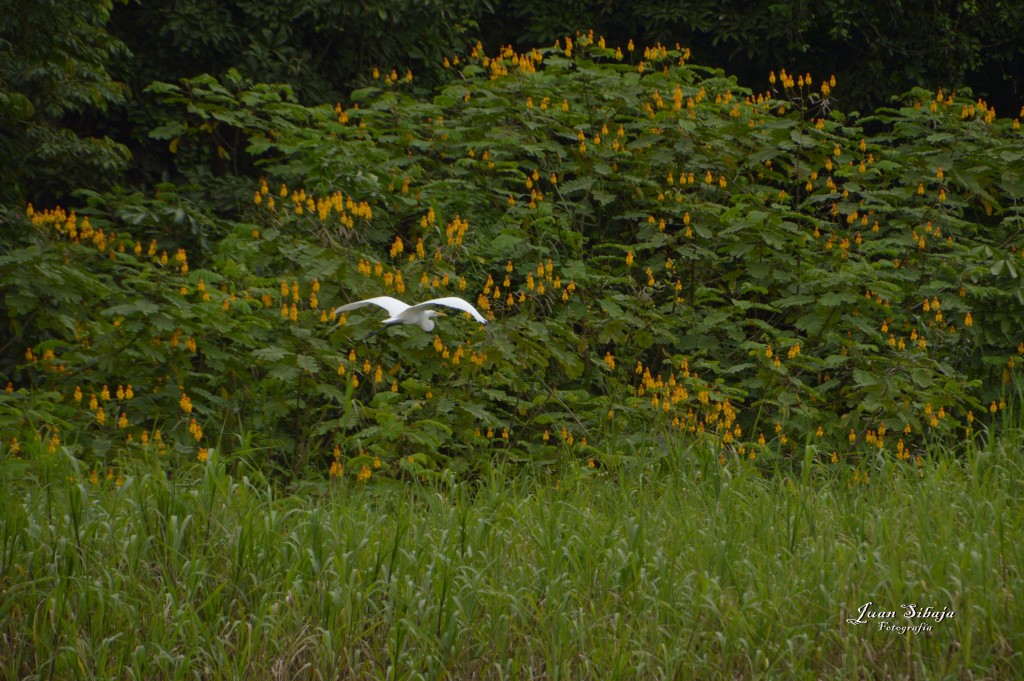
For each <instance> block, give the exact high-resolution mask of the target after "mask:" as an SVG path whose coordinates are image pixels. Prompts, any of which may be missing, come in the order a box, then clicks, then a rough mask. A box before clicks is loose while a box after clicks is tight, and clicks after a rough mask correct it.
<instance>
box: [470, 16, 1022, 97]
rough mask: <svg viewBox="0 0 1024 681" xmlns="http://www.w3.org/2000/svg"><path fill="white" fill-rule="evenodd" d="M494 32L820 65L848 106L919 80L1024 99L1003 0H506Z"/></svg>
mask: <svg viewBox="0 0 1024 681" xmlns="http://www.w3.org/2000/svg"><path fill="white" fill-rule="evenodd" d="M484 25H485V27H486V28H487V29H489V31H488V32H489V33H495V32H497V33H500V34H502V35H504V34H506V33H512V34H514V38H515V39H517V40H523V39H525V41H526V42H527V46H529V45H532V44H548V43H550V42H552V41H553V40H554V39H555V38H558V37H561V36H562V35H565V34H572V33H573V32H575V31H576V30H578V29H579V28H580V27H581V26H582V27H590V28H593V29H595V30H596V31H598V32H600V33H603V34H604V35H605V36H607V37H608V38H609V40H614V41H615V42H621V43H625V42H626V41H627V40H628V39H629V38H631V37H633V38H638V37H639V38H642V39H643V40H644V41H645V42H646V43H648V44H652V43H654V42H659V41H660V42H663V43H666V44H674V43H676V42H681V43H682V44H683V45H685V46H688V47H690V48H691V49H693V51H694V57H695V59H696V60H697V61H699V62H700V63H711V64H714V65H716V66H718V67H723V68H725V70H726V71H727V72H728V73H735V74H737V75H740V76H741V81H746V82H747V83H754V82H758V79H759V78H760V77H761V74H762V73H764V72H766V71H767V70H768V69H769V68H776V67H778V66H779V65H785V64H806V65H813V66H812V67H811V68H812V69H813V70H814V71H815V72H816V73H817V72H824V73H835V74H836V75H837V76H838V77H839V78H840V80H841V82H842V83H843V95H844V96H843V101H842V106H843V108H844V109H845V110H846V111H853V110H860V111H867V110H870V109H873V108H874V107H875V106H878V105H882V104H886V103H888V101H889V98H890V97H891V96H892V95H894V94H896V93H900V92H903V91H905V90H908V89H910V88H911V87H913V86H915V85H916V86H927V87H930V88H932V89H935V88H938V87H942V86H946V87H959V86H962V85H966V84H972V85H973V86H974V87H975V90H976V91H978V92H981V93H982V95H983V96H984V97H985V98H986V99H987V100H988V101H990V102H993V103H994V104H995V105H996V106H997V107H999V108H1000V111H1001V112H1002V111H1003V110H1004V109H1009V108H1015V107H1017V106H1019V105H1020V102H1021V100H1022V98H1024V91H1022V89H1021V85H1022V84H1021V82H1020V79H1019V74H1020V73H1021V72H1022V71H1024V7H1022V6H1021V5H1020V3H1017V2H1012V1H1007V0H972V1H970V2H930V3H913V2H891V1H889V0H866V1H863V2H856V3H850V2H846V1H845V0H818V2H805V1H803V0H784V1H781V2H780V1H779V0H690V1H688V2H673V1H672V0H639V1H635V0H630V1H616V0H609V1H607V2H600V3H595V2H560V3H552V2H544V1H543V0H520V1H519V2H514V3H513V2H509V3H502V4H500V5H499V6H498V7H497V8H496V13H495V15H494V16H493V19H490V17H489V20H488V21H486V22H485V24H484Z"/></svg>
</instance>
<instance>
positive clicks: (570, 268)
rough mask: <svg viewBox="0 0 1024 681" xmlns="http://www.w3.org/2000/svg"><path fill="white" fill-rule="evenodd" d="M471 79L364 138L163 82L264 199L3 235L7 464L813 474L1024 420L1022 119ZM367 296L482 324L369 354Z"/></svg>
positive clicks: (173, 145)
mask: <svg viewBox="0 0 1024 681" xmlns="http://www.w3.org/2000/svg"><path fill="white" fill-rule="evenodd" d="M449 70H450V71H451V72H452V77H451V81H450V83H448V84H447V85H445V86H443V87H441V88H440V89H439V90H438V91H437V92H436V93H434V94H432V95H431V96H422V95H421V94H419V92H418V91H417V90H416V86H415V79H414V76H413V74H411V73H406V74H400V73H397V72H391V73H383V72H379V73H378V74H377V77H378V82H377V85H376V86H374V87H371V88H366V89H362V90H357V91H355V92H353V93H352V99H353V101H354V104H353V105H352V106H350V107H343V106H341V105H340V104H336V105H334V106H327V105H324V106H319V107H306V106H303V105H301V104H298V103H297V102H295V101H294V100H293V99H292V97H291V94H290V91H289V89H288V88H287V87H283V86H281V87H278V86H268V85H260V84H253V83H250V82H248V81H246V80H245V79H244V78H242V77H241V76H240V75H238V74H232V75H231V76H230V77H229V78H228V79H226V80H225V81H223V82H220V81H217V80H216V79H214V78H212V77H209V76H201V77H198V78H195V79H192V80H188V81H184V82H182V83H180V84H167V83H154V84H153V85H151V86H150V88H149V89H150V91H151V92H153V93H156V94H159V95H160V96H161V97H163V99H164V102H165V108H166V112H165V114H164V115H165V122H164V124H163V125H161V126H160V127H159V128H157V129H155V130H154V131H153V132H152V135H153V136H154V137H156V138H158V139H162V140H165V141H166V142H167V144H168V146H169V148H170V149H171V150H172V151H173V152H174V153H175V154H176V155H177V156H178V157H181V158H184V159H189V160H188V163H189V164H191V165H201V164H202V163H203V162H206V163H209V164H211V165H212V164H216V163H218V162H227V163H234V162H235V160H236V159H239V158H242V157H245V158H248V159H251V162H255V163H256V164H257V165H259V166H260V167H262V169H263V172H264V179H262V180H260V181H256V182H253V183H252V185H251V186H250V187H249V189H248V190H247V192H246V201H245V204H246V205H243V206H238V207H236V208H234V209H233V210H234V211H235V215H234V217H227V218H225V217H218V216H216V215H214V214H212V213H211V211H210V210H208V209H206V208H204V205H203V202H202V199H201V196H200V194H199V190H197V189H195V188H190V187H188V186H182V187H173V186H162V187H161V188H160V191H159V193H158V195H157V196H156V197H153V198H149V197H146V196H143V195H141V194H125V193H108V194H99V193H87V194H83V196H84V197H85V198H86V200H87V205H86V206H84V207H83V208H82V209H81V210H80V211H79V212H78V213H71V212H67V211H65V210H63V209H59V208H57V209H47V210H39V209H33V208H32V207H31V206H30V207H29V209H28V211H27V213H26V215H25V216H24V217H23V218H21V219H20V220H18V219H16V223H17V224H18V225H19V227H18V229H17V230H15V234H14V235H13V236H12V238H11V241H12V242H13V243H12V246H14V247H13V248H12V249H11V250H10V251H9V252H8V253H6V254H5V255H3V256H0V282H2V283H3V286H4V291H5V296H4V305H5V306H6V316H7V318H8V319H9V324H10V325H11V326H12V328H14V329H16V331H17V333H16V335H15V338H16V339H17V340H18V341H20V342H21V343H22V345H21V347H14V346H13V345H9V346H8V353H6V354H5V355H4V358H3V361H4V364H3V365H2V366H0V369H2V370H3V372H4V375H5V376H6V377H7V378H8V381H9V384H8V387H9V392H8V393H7V394H5V395H4V396H2V397H0V419H3V422H4V423H6V424H8V426H7V431H8V432H9V433H10V435H8V436H7V437H6V438H5V440H6V443H5V444H6V448H7V450H8V451H11V450H12V448H15V447H16V446H20V445H21V444H25V443H29V442H38V443H41V444H44V445H46V448H47V449H49V450H52V451H56V450H57V449H59V448H60V447H67V448H69V450H70V451H71V452H72V453H74V455H75V456H77V457H79V458H81V459H82V460H84V461H86V462H87V463H88V465H89V466H90V468H91V467H93V466H95V467H97V468H98V469H99V470H106V469H108V468H111V467H119V466H122V465H124V464H126V463H127V462H130V461H131V460H132V459H134V458H137V457H139V456H144V455H145V453H146V452H148V451H150V450H152V451H157V452H161V455H162V456H165V457H166V460H167V462H168V466H169V467H174V466H175V465H178V464H179V463H181V462H182V461H188V460H193V459H195V458H197V457H198V458H200V459H202V458H204V457H206V456H208V454H209V450H210V448H211V447H213V448H216V449H217V450H218V451H220V452H221V453H223V454H225V455H227V454H229V453H230V452H231V451H232V450H233V449H235V448H236V447H238V446H254V447H257V448H259V449H261V450H262V451H264V452H265V453H266V454H265V462H266V465H267V466H268V467H271V468H275V469H277V470H279V471H283V472H286V473H287V474H288V475H290V476H294V475H307V474H309V473H304V471H306V470H307V469H312V470H311V471H309V472H310V473H312V474H313V475H318V474H319V475H326V474H327V472H328V471H329V470H331V471H334V472H335V473H337V474H348V475H353V476H355V475H360V476H362V477H363V478H365V477H368V476H369V475H372V474H374V473H378V474H386V475H389V476H390V477H398V478H405V479H407V478H409V477H418V478H426V477H432V476H437V475H442V474H444V473H445V472H446V471H447V472H455V473H456V474H460V475H462V474H466V473H470V472H472V471H474V470H475V469H476V468H477V467H478V466H479V465H480V464H482V463H486V462H489V461H492V460H494V459H495V458H498V459H500V460H505V461H516V462H526V463H532V464H540V465H551V464H552V463H554V462H557V461H561V460H563V459H565V458H570V459H574V460H577V461H579V462H581V463H586V464H589V465H596V466H609V467H613V468H614V467H615V466H617V465H620V464H621V463H623V462H627V461H630V460H633V459H636V458H643V457H645V456H647V452H649V451H650V450H651V449H654V450H658V449H660V448H662V447H664V446H668V445H670V444H672V443H682V444H685V443H689V442H703V443H707V444H708V445H710V446H713V447H714V448H716V449H717V450H718V451H720V453H721V455H722V456H723V459H724V458H725V457H728V456H737V457H741V458H749V459H754V460H757V461H758V462H759V463H760V464H761V465H764V466H766V467H767V469H769V470H774V469H780V468H781V469H783V470H785V469H786V468H787V467H789V466H791V465H792V462H795V461H800V460H802V459H803V452H804V448H805V446H811V447H813V448H814V450H815V452H816V456H818V457H819V458H821V459H822V460H831V461H833V462H836V461H839V460H844V461H849V462H850V463H852V464H854V465H860V464H861V463H862V462H869V461H871V460H872V458H873V457H874V455H875V453H881V454H883V455H884V456H886V457H891V458H895V459H896V460H907V461H910V462H911V463H917V464H920V457H921V456H923V455H924V454H925V453H926V451H927V448H928V447H930V446H932V445H937V444H939V443H942V444H944V446H946V447H956V446H957V443H959V442H961V441H963V440H969V439H970V438H972V437H975V436H976V435H977V434H978V432H979V428H982V427H984V428H993V427H994V428H998V427H999V425H1000V423H1001V422H1002V421H1003V419H1004V418H1005V415H1006V413H1007V408H1008V406H1009V410H1010V411H1013V409H1014V408H1015V407H1014V404H1015V399H1016V397H1017V395H1018V394H1019V389H1020V380H1021V379H1020V365H1021V359H1022V357H1024V327H1022V326H1021V325H1020V323H1019V320H1020V318H1021V309H1022V304H1024V288H1022V279H1021V278H1020V277H1019V276H1018V271H1019V269H1020V265H1021V253H1022V252H1024V251H1022V246H1024V231H1022V229H1021V226H1022V216H1021V210H1022V208H1021V206H1022V200H1024V178H1022V176H1021V161H1022V159H1024V152H1022V151H1021V144H1020V140H1021V132H1020V126H1019V121H1017V120H1016V119H1014V120H1010V119H1000V118H997V117H996V116H995V114H994V112H993V111H992V110H991V109H990V108H988V107H987V105H986V104H985V103H984V102H981V101H974V100H969V99H967V98H965V97H961V96H954V95H953V94H946V93H941V92H940V93H930V92H926V91H923V90H916V91H914V92H911V93H909V94H908V95H907V97H906V101H905V104H904V105H902V106H900V107H898V108H892V109H882V110H879V111H878V112H876V113H875V114H874V115H873V116H871V117H869V118H863V119H852V118H846V117H844V116H843V115H842V114H840V113H838V112H836V111H835V110H834V109H832V108H831V101H832V100H831V97H832V93H833V92H834V88H835V87H838V86H836V85H834V84H833V82H832V80H831V79H828V80H824V81H822V80H813V79H812V78H811V77H810V76H804V75H801V76H793V75H789V74H787V73H786V72H785V71H780V73H779V74H778V75H775V74H772V76H771V78H770V85H771V90H770V91H766V92H763V93H752V92H749V91H746V90H744V89H742V88H740V87H739V86H737V85H736V84H735V82H734V81H733V80H731V79H729V78H726V77H725V76H724V75H723V74H721V73H720V72H717V71H714V70H711V69H707V68H704V67H699V66H693V65H690V64H689V63H688V62H687V53H686V52H685V51H676V50H669V49H666V48H664V47H654V48H645V49H639V48H635V47H632V46H631V45H627V46H626V48H625V49H622V48H613V47H611V46H605V45H604V41H603V40H600V39H595V38H594V37H592V36H587V35H584V36H581V37H579V38H578V39H576V40H575V41H571V40H568V39H567V40H566V41H564V42H562V43H560V44H559V46H557V47H555V48H550V49H547V50H533V51H531V52H528V53H523V54H519V53H515V52H513V51H512V50H510V49H506V50H505V51H504V52H502V54H500V55H497V56H494V57H490V56H487V55H485V54H484V53H483V52H482V50H481V49H480V48H479V47H478V48H477V49H475V50H474V51H473V53H472V54H471V55H470V56H469V57H468V58H467V59H464V60H461V61H459V62H458V63H455V59H454V58H453V59H452V60H451V61H450V62H449ZM237 181H238V179H237V177H236V179H235V180H234V182H236V183H237ZM228 212H230V211H228ZM380 294H391V295H396V296H399V297H405V298H410V299H422V298H428V297H436V296H437V295H442V294H443V295H451V294H455V295H462V296H464V297H467V298H468V299H469V300H471V301H473V302H475V304H476V305H477V306H478V307H479V308H480V309H481V310H483V311H484V312H485V313H486V314H487V315H488V316H490V317H491V318H493V319H494V321H495V323H494V324H491V325H489V326H487V327H480V326H478V325H477V324H475V323H468V322H465V321H463V320H461V319H459V318H458V316H456V317H455V318H452V319H450V320H448V322H447V323H446V324H442V325H441V326H440V327H439V329H438V331H437V333H436V335H434V336H433V337H431V336H430V335H426V334H423V333H421V332H419V330H417V329H411V330H410V329H394V330H391V331H389V333H388V334H386V335H379V336H375V337H373V338H372V339H370V340H368V341H362V340H359V339H363V338H365V336H366V333H367V332H368V331H369V330H371V329H373V328H376V326H377V324H378V321H377V319H378V318H377V317H375V315H374V314H373V313H372V312H364V311H359V312H358V313H353V314H351V315H348V316H347V317H346V318H342V319H335V318H334V316H333V314H331V313H329V312H328V310H329V309H330V308H331V307H333V306H336V305H337V304H339V303H341V302H344V301H348V300H353V299H361V298H366V297H369V296H372V295H380ZM15 351H16V352H18V353H24V354H23V355H15V354H14V353H15ZM15 438H16V439H17V445H16V444H15V441H14V440H15ZM332 454H333V458H332Z"/></svg>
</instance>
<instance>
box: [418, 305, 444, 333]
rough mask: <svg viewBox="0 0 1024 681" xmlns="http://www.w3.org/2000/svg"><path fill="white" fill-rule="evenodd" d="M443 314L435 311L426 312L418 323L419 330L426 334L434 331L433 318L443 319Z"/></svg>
mask: <svg viewBox="0 0 1024 681" xmlns="http://www.w3.org/2000/svg"><path fill="white" fill-rule="evenodd" d="M445 316H447V315H445V313H444V312H438V311H437V310H427V311H425V312H424V313H423V319H422V320H421V322H420V328H421V329H423V330H424V331H427V332H428V333H429V332H430V331H433V330H434V317H445Z"/></svg>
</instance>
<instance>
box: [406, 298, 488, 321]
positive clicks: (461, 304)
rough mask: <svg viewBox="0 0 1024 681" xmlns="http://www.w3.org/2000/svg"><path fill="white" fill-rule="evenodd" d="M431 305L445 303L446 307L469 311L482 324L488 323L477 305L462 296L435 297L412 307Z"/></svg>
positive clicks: (416, 308) (421, 307)
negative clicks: (474, 305)
mask: <svg viewBox="0 0 1024 681" xmlns="http://www.w3.org/2000/svg"><path fill="white" fill-rule="evenodd" d="M430 305H444V306H445V307H453V308H455V309H456V310H462V311H463V312H468V313H469V314H471V315H473V319H475V320H477V321H478V322H480V323H481V324H486V323H487V320H486V319H485V318H484V316H483V315H482V314H480V313H479V312H478V311H477V309H476V308H475V307H473V306H472V305H470V304H469V303H467V302H466V301H465V300H463V299H462V298H456V297H454V296H452V297H449V298H434V299H433V300H424V301H423V302H422V303H417V304H416V305H413V306H412V308H411V309H413V310H421V309H423V308H425V307H428V306H430Z"/></svg>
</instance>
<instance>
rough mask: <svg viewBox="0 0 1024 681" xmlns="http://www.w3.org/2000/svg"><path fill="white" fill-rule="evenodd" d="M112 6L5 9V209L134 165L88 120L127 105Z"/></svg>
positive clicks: (1, 140)
mask: <svg viewBox="0 0 1024 681" xmlns="http://www.w3.org/2000/svg"><path fill="white" fill-rule="evenodd" d="M111 5H112V2H111V0H88V1H87V2H74V3H61V2H45V3H43V2H25V3H21V2H10V1H5V2H2V3H0V15H2V16H3V21H2V22H0V146H2V148H3V153H2V154H0V205H5V204H6V205H8V206H11V205H12V204H13V203H14V202H16V201H22V200H24V199H25V198H26V197H27V198H29V199H38V198H40V197H46V198H50V197H52V196H54V195H55V194H56V195H58V196H59V195H61V194H62V193H63V192H65V191H67V190H68V188H73V187H81V186H103V179H107V180H109V179H111V177H112V176H113V175H116V173H118V172H120V171H121V170H123V169H124V168H125V167H126V166H127V164H128V161H129V154H128V150H127V148H126V147H124V146H123V145H121V144H118V143H116V142H115V141H114V140H112V139H111V138H110V137H106V136H96V135H93V134H92V133H91V132H90V131H89V129H90V128H91V127H93V126H91V125H90V123H89V120H90V118H91V117H92V116H94V115H95V114H96V113H97V112H99V113H102V112H105V111H106V110H107V108H108V107H110V106H111V105H114V104H119V103H121V102H123V101H124V97H125V88H124V85H123V84H120V83H118V82H115V81H114V80H112V79H111V77H110V75H109V74H108V72H107V69H108V64H109V62H110V60H111V59H112V58H113V56H114V55H116V54H117V53H119V52H120V51H122V50H123V47H124V46H123V44H122V43H121V42H120V41H119V40H117V39H116V38H113V37H111V36H110V35H109V34H108V33H107V31H106V28H105V25H106V23H107V21H108V19H109V15H110V10H111Z"/></svg>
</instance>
